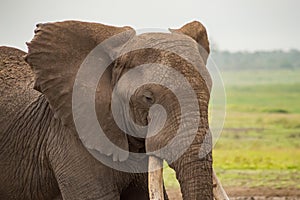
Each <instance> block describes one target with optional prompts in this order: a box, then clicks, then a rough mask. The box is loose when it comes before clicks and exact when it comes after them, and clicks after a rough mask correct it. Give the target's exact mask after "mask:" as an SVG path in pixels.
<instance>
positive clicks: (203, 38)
mask: <svg viewBox="0 0 300 200" xmlns="http://www.w3.org/2000/svg"><path fill="white" fill-rule="evenodd" d="M169 30H170V31H171V32H173V33H182V34H185V35H187V36H190V37H191V38H193V39H194V40H195V41H196V42H197V43H198V44H199V45H200V46H199V51H200V54H201V57H202V58H203V60H204V63H205V64H206V62H207V58H208V55H209V53H210V49H209V41H208V37H207V32H206V29H205V27H204V26H203V24H201V23H200V22H198V21H193V22H190V23H188V24H186V25H184V26H183V27H181V28H180V29H169Z"/></svg>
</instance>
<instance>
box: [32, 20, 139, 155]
mask: <svg viewBox="0 0 300 200" xmlns="http://www.w3.org/2000/svg"><path fill="white" fill-rule="evenodd" d="M125 31H127V32H126V34H122V37H120V38H118V40H115V41H114V42H113V43H110V46H105V45H103V48H104V49H102V50H103V51H104V52H105V55H107V56H105V58H99V59H106V60H107V59H108V60H109V59H110V58H111V55H112V54H114V51H115V50H116V49H118V48H120V47H121V46H122V45H124V43H126V42H127V41H128V40H129V39H130V38H131V37H133V35H134V34H135V31H134V30H133V29H132V28H130V27H113V26H106V25H102V24H98V23H85V22H78V21H65V22H57V23H46V24H38V25H37V29H36V30H35V36H34V38H33V39H32V41H31V42H30V43H28V44H27V45H28V49H29V50H28V55H27V56H26V62H28V63H29V65H30V66H31V67H32V69H33V71H34V72H35V74H36V81H35V86H34V88H35V89H36V90H38V91H40V92H41V93H43V94H44V95H45V97H46V99H47V100H48V102H49V104H50V107H51V109H52V110H53V112H54V114H55V117H56V118H59V119H60V120H61V121H62V123H63V124H64V125H65V126H68V127H69V128H71V129H74V130H75V126H74V121H73V115H72V90H73V85H74V81H75V77H76V74H77V72H78V70H79V67H80V65H81V64H82V62H83V61H84V59H85V58H86V56H87V55H88V54H89V53H90V52H91V51H92V50H93V49H94V48H95V47H96V46H97V45H98V44H100V43H101V42H103V41H104V40H106V39H108V38H110V37H112V36H114V35H117V34H119V33H122V32H125ZM106 62H108V63H109V62H110V61H106ZM99 67H101V66H99ZM106 74H107V76H108V78H106V79H105V80H107V82H106V84H110V83H109V78H110V76H111V75H110V74H108V73H106ZM120 137H122V138H123V139H122V140H121V139H120V138H118V137H117V138H116V140H117V141H118V142H117V143H118V144H119V147H121V148H124V149H127V148H128V143H127V139H126V136H125V134H122V136H120ZM110 138H115V137H110ZM120 141H121V142H120ZM112 142H114V141H112ZM101 148H102V147H97V149H99V150H100V151H101ZM111 151H113V150H111ZM111 151H110V150H107V149H105V151H103V152H105V154H107V155H111V154H113V152H111Z"/></svg>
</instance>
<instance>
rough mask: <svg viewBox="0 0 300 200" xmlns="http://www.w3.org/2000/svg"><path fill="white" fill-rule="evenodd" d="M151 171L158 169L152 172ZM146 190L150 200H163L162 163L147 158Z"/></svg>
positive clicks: (155, 158)
mask: <svg viewBox="0 0 300 200" xmlns="http://www.w3.org/2000/svg"><path fill="white" fill-rule="evenodd" d="M153 169H158V170H155V171H153ZM148 189H149V198H150V200H163V199H164V197H163V161H162V160H161V159H159V158H157V157H155V156H149V164H148Z"/></svg>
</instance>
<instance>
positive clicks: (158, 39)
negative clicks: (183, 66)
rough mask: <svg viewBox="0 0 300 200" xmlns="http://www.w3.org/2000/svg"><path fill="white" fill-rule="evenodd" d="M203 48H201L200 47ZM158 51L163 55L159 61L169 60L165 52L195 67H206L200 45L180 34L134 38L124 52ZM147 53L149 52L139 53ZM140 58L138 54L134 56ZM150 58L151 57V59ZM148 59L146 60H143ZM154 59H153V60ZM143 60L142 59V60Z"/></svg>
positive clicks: (144, 35) (146, 34)
mask: <svg viewBox="0 0 300 200" xmlns="http://www.w3.org/2000/svg"><path fill="white" fill-rule="evenodd" d="M200 48H201V47H200ZM146 49H156V50H159V51H160V52H161V53H160V54H158V55H157V56H158V57H160V58H157V59H158V60H165V59H169V58H168V57H166V54H165V53H164V52H172V53H175V54H176V55H178V56H179V57H181V58H183V60H186V61H188V62H189V63H191V64H193V65H195V66H198V67H199V66H205V64H204V62H203V60H202V57H201V55H200V52H199V45H198V43H197V42H196V41H195V40H193V39H192V38H190V37H189V36H186V35H184V34H180V33H144V34H141V35H137V36H135V37H133V38H132V39H131V40H130V41H129V42H128V43H127V44H126V45H125V47H124V49H123V51H124V52H130V51H135V50H146ZM139 52H147V51H139ZM133 56H134V57H138V58H140V56H139V55H138V54H135V55H133ZM149 58H150V57H149ZM143 59H146V58H143ZM152 59H153V58H152ZM140 60H141V59H140ZM173 64H174V63H173Z"/></svg>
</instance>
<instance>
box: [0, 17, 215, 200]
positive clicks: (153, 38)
mask: <svg viewBox="0 0 300 200" xmlns="http://www.w3.org/2000/svg"><path fill="white" fill-rule="evenodd" d="M110 38H114V39H113V40H112V41H111V42H106V41H107V40H109V39H110ZM27 45H28V53H25V52H23V51H21V50H17V49H14V48H9V47H1V48H0V58H1V63H0V64H1V65H0V70H1V73H0V80H1V82H0V86H1V87H0V91H1V104H0V110H1V112H0V179H1V185H0V199H6V200H9V199H24V200H27V199H28V200H35V199H39V200H48V199H49V200H50V199H72V200H73V199H103V200H105V199H120V200H126V199H149V198H150V199H163V198H164V199H168V197H167V194H166V191H165V188H164V185H163V183H162V182H161V170H160V169H159V168H157V169H158V170H157V169H155V170H152V171H151V172H150V171H149V172H148V171H138V169H136V170H137V171H136V173H135V172H134V170H135V169H133V170H132V171H130V170H129V171H126V170H119V169H118V167H124V166H126V167H127V168H126V169H131V168H135V167H136V168H139V167H146V168H147V167H149V166H150V165H153V163H154V165H155V166H160V167H161V165H162V161H163V160H165V161H167V162H168V164H169V166H170V167H171V168H173V169H174V170H175V172H176V177H177V179H178V181H179V183H180V187H181V192H182V197H183V199H188V200H193V199H213V178H212V177H213V170H212V145H211V135H210V131H209V123H208V103H209V98H210V89H211V79H210V76H209V73H208V71H207V69H206V66H205V65H206V62H207V58H208V55H209V51H210V50H209V42H208V37H207V33H206V29H205V27H204V26H203V25H202V24H201V23H200V22H198V21H193V22H190V23H188V24H186V25H184V26H182V27H181V28H179V29H170V33H144V34H140V35H137V34H136V33H135V30H134V29H133V28H131V27H128V26H124V27H114V26H109V25H103V24H100V23H90V22H80V21H63V22H52V23H44V24H38V25H37V28H36V29H35V36H34V38H33V39H32V41H31V42H29V43H27ZM99 45H100V47H99V48H98V49H97V47H98V46H99ZM140 47H143V48H140ZM95 48H96V51H95V52H96V53H95V54H93V53H92V55H91V59H90V60H88V59H86V58H87V57H88V56H89V55H90V54H91V52H93V50H94V49H95ZM174 52H177V53H174ZM97 53H98V54H97ZM177 54H180V55H182V54H183V57H184V55H185V56H188V57H189V61H190V62H189V61H187V60H186V59H184V58H183V57H182V56H179V55H177ZM99 55H100V56H99ZM96 61H97V64H96V65H95V66H96V67H95V68H96V69H97V68H101V69H103V73H102V76H101V77H99V79H97V80H94V78H93V73H95V72H94V71H92V72H91V73H88V74H85V75H84V76H83V77H85V79H87V80H86V82H84V83H82V82H80V81H79V83H78V73H79V71H80V69H81V66H82V65H89V64H90V63H91V62H96ZM103 63H106V64H107V67H106V68H104V67H103V66H102V64H103ZM155 64H157V66H155ZM91 65H93V63H92V64H91ZM103 65H104V64H103ZM141 65H144V68H139V70H136V71H135V72H134V73H133V74H134V76H133V78H132V76H131V78H128V77H127V79H126V74H128V73H130V72H131V71H132V70H133V69H134V68H136V67H137V66H141ZM145 69H146V70H145ZM148 69H155V70H156V71H155V72H153V70H152V71H151V70H150V71H149V70H148ZM166 69H168V70H169V71H170V70H171V71H172V69H173V70H175V71H176V72H177V73H179V75H178V77H181V76H183V77H184V78H185V80H186V82H187V83H188V84H189V85H190V86H189V87H190V88H191V89H192V91H193V94H192V95H191V96H186V97H185V96H183V97H184V100H183V101H184V102H188V103H185V104H184V105H183V106H185V107H189V106H190V105H191V101H190V99H189V98H191V97H195V101H193V103H194V104H195V103H196V107H197V108H196V109H198V111H199V112H197V113H199V114H197V113H196V112H193V111H191V112H190V113H182V112H183V108H181V107H180V101H179V100H178V99H177V97H176V95H174V93H173V91H171V89H169V88H167V87H165V86H164V85H163V84H165V83H168V84H170V85H172V88H173V89H174V90H176V92H177V93H178V94H180V93H182V92H183V91H182V90H187V89H186V88H183V87H180V85H182V83H180V81H177V78H178V77H175V78H174V77H171V75H170V74H169V73H168V70H167V72H166ZM147 70H148V71H147ZM153 73H155V74H153ZM83 74H84V73H83ZM89 77H91V78H89ZM124 77H125V78H124ZM135 78H142V79H144V80H147V81H149V83H148V84H145V85H142V86H139V87H137V88H136V89H135V90H134V91H131V90H132V85H131V82H133V81H134V79H135ZM153 78H154V79H155V80H156V81H157V82H158V83H161V84H154V83H153V80H154V79H153ZM79 79H80V78H79ZM152 79H153V80H152ZM121 80H122V81H121ZM151 81H152V82H151ZM91 82H96V84H94V86H92V85H93V83H91ZM120 82H122V84H121V83H120ZM75 86H76V87H75ZM77 86H78V87H77ZM78 88H79V89H78ZM91 88H93V89H91ZM76 91H77V95H79V98H81V97H82V98H85V97H86V96H88V97H89V94H94V96H93V95H92V97H93V99H92V101H91V102H93V104H92V105H94V106H92V107H93V108H94V109H95V116H96V119H97V120H98V122H99V123H98V124H100V126H101V128H102V130H103V132H104V133H105V134H104V135H105V136H106V138H107V139H108V140H104V139H98V140H97V138H95V137H94V136H93V135H91V134H90V132H91V133H92V132H93V131H92V130H91V129H92V128H91V127H90V125H86V124H85V123H83V124H80V123H81V122H82V121H83V122H87V123H89V121H91V120H90V119H89V117H87V116H86V114H84V115H81V116H76V113H79V114H80V113H87V115H89V113H91V112H90V110H89V109H88V108H87V107H86V105H85V103H86V102H85V100H83V101H82V102H79V103H78V104H76V102H75V103H74V95H75V93H76ZM78 91H79V92H78ZM183 93H184V92H183ZM184 94H186V93H184ZM75 96H76V95H75ZM128 96H129V97H128ZM126 99H127V100H126ZM126 101H128V102H127V103H128V106H127V104H126V103H125V102H126ZM112 104H114V105H117V106H115V108H114V109H113V108H112ZM125 104H126V105H125ZM158 105H160V106H161V107H163V109H164V110H165V113H166V119H165V123H164V124H163V126H162V128H161V129H160V130H159V131H158V133H157V134H155V135H151V136H149V135H148V136H147V134H149V130H148V129H150V128H151V124H152V127H153V126H154V129H155V127H156V125H155V124H156V123H159V121H160V120H161V118H160V117H159V116H158V115H159V113H160V112H156V111H155V109H154V111H153V109H152V108H153V107H154V106H158ZM158 107H159V106H158ZM125 108H126V109H127V110H125ZM157 113H158V115H157ZM155 114H156V115H155ZM116 115H117V118H118V120H117V121H121V122H120V123H121V124H122V127H120V125H119V124H118V122H116ZM129 118H130V119H131V120H128V119H129ZM194 118H197V119H198V120H195V119H194ZM182 119H185V121H184V122H185V124H183V127H184V129H183V130H181V132H180V131H179V132H178V131H177V130H179V127H180V123H181V121H180V120H182ZM80 121H81V122H80ZM78 124H79V125H78ZM133 124H134V125H133ZM195 125H196V129H195V128H194V129H193V128H191V127H190V126H195ZM78 126H80V127H79V128H78ZM91 126H93V125H91ZM145 127H146V128H145ZM79 129H80V130H79ZM190 129H191V130H192V131H190ZM147 130H148V131H147ZM191 132H194V135H192V136H191ZM177 135H178V136H179V139H177V140H175V141H174V140H172V138H174V137H176V136H177ZM191 138H192V140H191ZM187 140H189V141H190V143H188V142H187ZM107 141H110V143H111V144H114V145H115V146H116V147H115V148H114V147H112V146H111V145H107V144H106V143H107ZM168 143H172V147H173V148H171V149H175V150H174V151H168V152H166V153H161V154H159V153H153V152H157V150H160V149H162V148H163V147H165V146H167V145H168ZM185 143H186V144H185ZM182 146H186V147H187V148H186V149H185V151H184V152H183V153H181V154H179V153H178V152H179V151H177V149H180V148H181V147H182ZM115 149H121V150H120V151H119V150H118V151H116V150H115ZM120 152H122V153H120ZM124 152H125V153H124ZM131 153H135V154H134V155H142V156H138V157H137V158H136V160H134V159H133V161H132V163H134V164H133V165H130V162H127V161H128V160H130V159H131V158H132V157H130V155H131ZM129 154H130V155H129ZM178 154H179V155H178ZM200 155H202V156H200ZM173 157H176V159H171V158H173ZM102 160H105V162H108V163H113V164H115V163H116V166H117V167H116V168H114V167H112V166H108V165H107V164H105V162H101V161H102ZM155 163H156V164H155ZM127 165H130V166H127ZM157 177H158V178H157ZM152 178H153V179H154V181H156V183H154V184H153V183H151V180H152ZM157 185H159V186H158V187H159V188H158V189H157V188H156V187H157ZM157 190H159V193H158V194H156V191H157ZM156 195H158V197H155V196H156Z"/></svg>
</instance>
